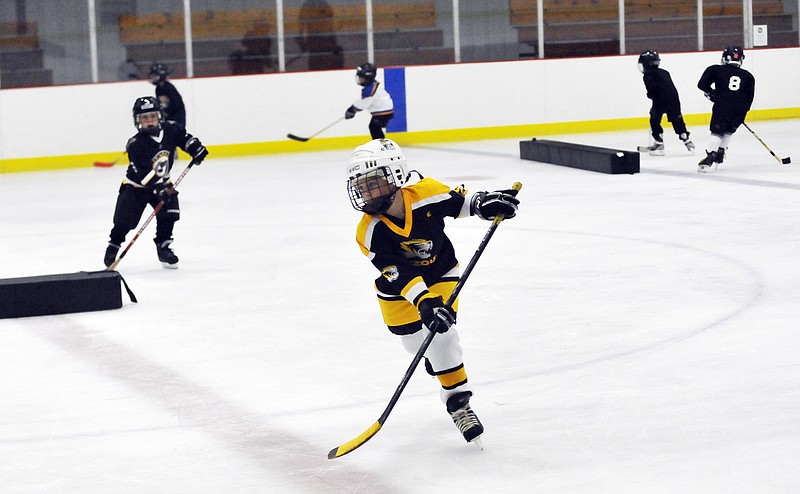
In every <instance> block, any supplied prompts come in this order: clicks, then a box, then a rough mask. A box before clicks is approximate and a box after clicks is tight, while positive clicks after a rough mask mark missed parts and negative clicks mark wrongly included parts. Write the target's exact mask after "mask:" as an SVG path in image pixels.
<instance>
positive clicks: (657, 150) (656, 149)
mask: <svg viewBox="0 0 800 494" xmlns="http://www.w3.org/2000/svg"><path fill="white" fill-rule="evenodd" d="M647 154H649V155H650V156H664V143H663V142H659V141H656V142H654V143H653V144H652V145H650V147H648V148H647Z"/></svg>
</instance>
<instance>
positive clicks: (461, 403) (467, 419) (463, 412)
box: [447, 391, 483, 449]
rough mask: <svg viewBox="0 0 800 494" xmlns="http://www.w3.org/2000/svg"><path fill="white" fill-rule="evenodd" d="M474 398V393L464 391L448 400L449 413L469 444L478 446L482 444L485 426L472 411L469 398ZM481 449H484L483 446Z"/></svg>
mask: <svg viewBox="0 0 800 494" xmlns="http://www.w3.org/2000/svg"><path fill="white" fill-rule="evenodd" d="M470 396H472V391H464V392H461V393H457V394H454V395H453V396H451V397H450V398H448V399H447V412H448V413H449V414H450V417H452V419H453V423H454V424H456V427H458V430H459V431H461V434H462V435H463V436H464V439H466V440H467V442H472V441H475V443H476V444H478V446H481V444H480V439H479V438H480V435H481V434H483V424H481V421H480V420H478V416H477V415H475V412H473V411H472V408H470V406H469V397H470ZM481 449H483V447H482V446H481Z"/></svg>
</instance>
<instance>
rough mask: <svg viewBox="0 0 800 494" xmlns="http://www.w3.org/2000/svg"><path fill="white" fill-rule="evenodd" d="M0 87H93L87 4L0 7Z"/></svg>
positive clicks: (78, 0)
mask: <svg viewBox="0 0 800 494" xmlns="http://www.w3.org/2000/svg"><path fill="white" fill-rule="evenodd" d="M0 5H1V6H0V87H2V88H12V87H31V86H49V85H53V84H80V83H86V82H91V81H92V71H91V61H90V56H89V30H88V29H87V26H88V22H87V19H88V11H87V4H86V0H63V1H61V2H59V6H58V9H59V13H58V14H57V15H56V14H55V13H54V11H53V7H54V5H53V2H48V1H47V0H28V1H22V0H20V1H3V2H0Z"/></svg>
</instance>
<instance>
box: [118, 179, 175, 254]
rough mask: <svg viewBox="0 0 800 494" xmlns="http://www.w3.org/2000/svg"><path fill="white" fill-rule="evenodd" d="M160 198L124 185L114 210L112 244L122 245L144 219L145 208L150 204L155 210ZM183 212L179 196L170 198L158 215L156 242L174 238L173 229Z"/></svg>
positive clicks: (137, 188) (147, 191) (144, 190)
mask: <svg viewBox="0 0 800 494" xmlns="http://www.w3.org/2000/svg"><path fill="white" fill-rule="evenodd" d="M158 202H159V201H158V198H157V197H156V196H155V194H153V191H152V190H150V189H145V188H141V187H134V186H132V185H128V184H122V185H121V186H120V188H119V195H117V205H116V207H115V209H114V227H113V228H112V229H111V235H109V240H110V241H111V243H112V244H115V245H122V243H123V242H125V236H126V235H127V234H128V232H130V231H131V230H133V229H134V228H136V225H138V224H139V220H140V219H141V218H142V213H143V212H144V208H145V207H146V206H147V205H148V204H150V205H151V206H152V207H153V208H155V207H156V205H157V204H158ZM180 216H181V211H180V206H179V205H178V195H177V194H174V195H172V196H170V198H169V201H168V202H167V203H165V204H164V206H163V207H162V208H161V211H159V212H158V214H156V236H155V241H156V243H158V244H161V243H162V242H164V241H165V240H170V239H171V238H172V229H173V227H174V226H175V222H176V221H178V220H179V219H180Z"/></svg>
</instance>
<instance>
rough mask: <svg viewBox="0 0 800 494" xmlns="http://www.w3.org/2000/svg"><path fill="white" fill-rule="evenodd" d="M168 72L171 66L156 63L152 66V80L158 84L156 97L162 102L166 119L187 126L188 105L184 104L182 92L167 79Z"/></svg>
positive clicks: (154, 83)
mask: <svg viewBox="0 0 800 494" xmlns="http://www.w3.org/2000/svg"><path fill="white" fill-rule="evenodd" d="M168 74H169V68H168V67H167V66H166V65H164V64H163V63H155V64H153V66H152V67H150V82H151V83H153V85H155V86H156V98H158V101H159V102H161V110H162V111H163V112H164V119H165V120H172V121H173V122H177V123H178V124H179V125H180V126H181V127H184V128H186V107H185V106H184V105H183V98H182V97H181V93H179V92H178V90H177V89H176V88H175V86H174V85H173V84H172V83H171V82H169V81H168V80H167V75H168Z"/></svg>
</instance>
